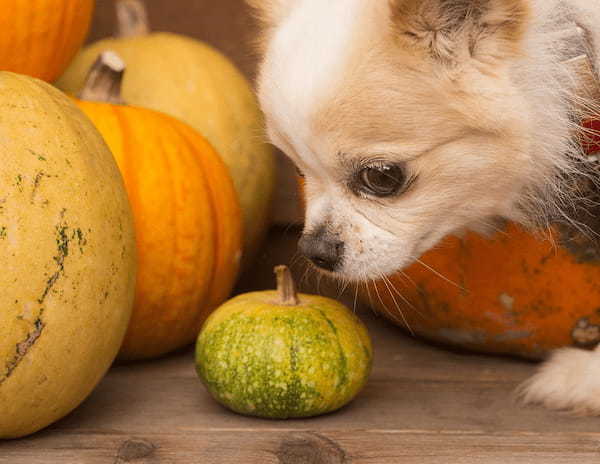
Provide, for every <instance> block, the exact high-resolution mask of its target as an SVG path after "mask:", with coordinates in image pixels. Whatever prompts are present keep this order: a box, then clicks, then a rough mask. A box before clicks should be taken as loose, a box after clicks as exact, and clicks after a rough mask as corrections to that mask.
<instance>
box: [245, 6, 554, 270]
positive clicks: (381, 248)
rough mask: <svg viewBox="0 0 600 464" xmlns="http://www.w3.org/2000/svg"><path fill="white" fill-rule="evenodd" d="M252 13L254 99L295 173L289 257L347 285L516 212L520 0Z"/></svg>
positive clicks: (525, 174) (524, 154)
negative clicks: (261, 37)
mask: <svg viewBox="0 0 600 464" xmlns="http://www.w3.org/2000/svg"><path fill="white" fill-rule="evenodd" d="M250 1H251V3H252V4H253V5H254V6H255V7H257V8H258V10H259V11H260V12H262V17H263V19H264V20H265V24H266V28H265V31H266V32H265V43H264V60H263V62H262V65H261V68H260V73H259V80H258V93H259V99H260V102H261V105H262V108H263V110H264V112H265V114H266V121H267V131H268V135H269V138H270V139H271V141H272V142H273V143H274V144H275V145H276V146H278V147H279V148H280V149H281V150H282V151H284V152H285V153H286V154H287V155H288V156H289V157H290V158H291V159H292V160H293V161H294V162H295V163H296V165H297V166H298V168H299V170H300V171H301V173H302V174H303V175H304V177H305V192H306V199H307V211H306V225H305V231H304V234H303V237H302V239H301V243H300V249H301V251H302V252H303V253H304V254H305V255H306V256H307V257H309V258H310V259H311V260H312V261H313V262H314V263H315V264H316V265H318V266H319V267H321V268H323V269H326V270H328V271H331V272H334V273H336V274H338V275H340V276H343V277H346V278H348V279H350V280H363V279H368V278H376V277H378V276H381V275H382V274H388V273H392V272H394V271H397V270H398V269H400V268H402V267H404V266H406V265H407V264H409V263H410V262H412V261H413V260H414V259H416V258H418V257H419V255H421V254H422V253H423V252H425V251H426V250H428V249H429V248H431V247H432V246H434V245H435V244H436V243H437V242H438V241H439V240H440V239H441V238H443V237H444V236H445V235H447V234H450V233H453V232H455V231H457V230H458V229H461V228H465V227H479V226H481V225H482V224H484V223H485V222H487V221H488V220H489V219H490V218H494V217H498V216H501V217H507V218H513V219H514V218H518V215H519V214H521V213H520V212H519V209H520V208H519V202H520V200H521V198H522V196H523V194H524V191H525V190H526V189H527V185H528V183H530V182H531V179H532V178H538V177H540V176H545V175H548V173H547V172H542V171H544V170H545V167H544V166H540V165H539V163H538V161H537V160H535V159H534V157H533V156H532V152H533V151H535V150H533V149H532V147H531V145H532V143H533V141H532V137H531V134H532V132H533V131H534V127H533V126H534V124H535V121H533V119H535V118H534V115H533V114H532V112H531V111H530V110H529V107H530V105H531V102H530V100H529V99H528V98H526V97H525V96H524V95H523V92H522V91H521V89H520V88H519V86H518V85H516V84H515V76H514V74H513V73H512V71H511V70H512V67H513V65H514V63H516V62H517V61H518V60H521V59H522V42H523V40H524V36H525V35H526V33H527V27H528V26H527V25H528V21H529V17H530V15H529V10H528V3H529V2H528V1H526V0H376V1H365V0H328V1H323V0H250Z"/></svg>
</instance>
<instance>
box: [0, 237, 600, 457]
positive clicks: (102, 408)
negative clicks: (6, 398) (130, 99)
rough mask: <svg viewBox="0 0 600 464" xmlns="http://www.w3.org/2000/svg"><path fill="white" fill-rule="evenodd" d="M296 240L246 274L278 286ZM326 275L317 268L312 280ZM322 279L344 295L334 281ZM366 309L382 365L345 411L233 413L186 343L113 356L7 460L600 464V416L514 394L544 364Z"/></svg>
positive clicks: (250, 281) (1, 451) (10, 446)
mask: <svg viewBox="0 0 600 464" xmlns="http://www.w3.org/2000/svg"><path fill="white" fill-rule="evenodd" d="M295 240H296V232H295V231H287V232H285V233H284V232H282V231H280V230H279V231H274V232H273V233H272V234H271V236H270V237H269V250H270V251H269V252H268V253H263V256H262V257H261V260H260V263H259V265H258V266H257V268H256V269H255V270H254V272H253V273H252V275H250V276H247V277H246V278H245V281H244V284H243V285H244V286H246V287H251V288H265V287H268V286H270V285H271V280H272V277H271V269H272V266H273V265H274V264H278V263H284V262H290V260H292V258H293V254H294V251H295ZM300 267H301V266H299V265H297V266H295V267H294V268H295V270H296V273H297V274H298V275H302V272H301V270H300ZM317 282H318V279H316V278H314V276H312V277H311V276H309V277H308V278H306V279H304V287H305V289H307V290H311V291H312V290H315V287H316V284H317ZM321 290H322V291H323V292H324V293H329V294H331V293H333V294H334V296H335V294H336V290H335V287H332V286H328V285H327V284H325V283H324V282H323V283H321ZM347 293H348V295H347V296H346V299H348V300H350V301H349V303H352V301H351V300H352V296H351V295H352V292H351V291H350V292H347ZM360 314H361V317H362V318H363V320H364V321H365V322H366V323H367V325H368V327H369V329H370V332H371V336H372V338H373V341H374V347H375V363H374V369H373V373H372V376H371V378H370V381H369V383H368V385H367V387H366V389H365V390H364V391H363V392H362V393H361V394H360V395H359V397H358V398H357V399H356V400H355V401H354V402H353V403H351V404H350V405H349V406H347V407H346V408H344V409H342V410H340V411H338V412H336V413H333V414H330V415H327V416H323V417H319V418H314V419H309V420H288V421H271V420H261V419H255V418H247V417H242V416H239V415H236V414H234V413H231V412H229V411H227V410H225V409H224V408H222V407H221V406H219V405H218V404H217V403H215V402H214V401H213V400H212V399H211V398H210V396H209V395H208V393H207V391H206V390H205V388H204V386H203V385H202V383H201V382H200V381H199V380H198V378H197V377H196V374H195V371H194V364H193V355H192V352H191V350H186V351H184V352H181V353H177V354H175V355H171V356H169V357H166V358H164V359H160V360H157V361H154V362H144V363H138V364H129V365H119V366H116V367H113V369H111V371H110V372H109V374H108V375H107V377H106V378H105V379H104V380H103V381H102V383H101V384H100V385H99V386H98V388H97V389H96V390H95V392H94V393H93V394H92V395H91V397H90V398H89V399H88V400H87V401H86V402H85V403H84V404H83V405H82V406H81V407H79V408H78V409H77V410H76V411H75V412H73V413H72V414H71V415H69V416H68V417H66V418H65V419H63V420H62V421H59V422H58V423H56V424H54V425H53V426H51V427H50V428H48V429H46V430H44V431H42V432H41V433H38V434H37V435H35V436H33V437H30V438H26V439H23V440H18V441H9V442H3V443H0V463H1V464H53V463H69V464H71V463H78V464H105V463H106V464H108V463H110V464H113V463H127V462H133V463H152V464H153V463H170V464H171V463H172V464H199V463H202V464H230V463H231V464H238V463H239V464H269V463H281V464H331V463H336V464H337V463H352V464H403V463H415V464H429V463H432V464H433V463H436V464H437V463H441V464H463V463H465V464H466V463H486V464H487V463H499V464H506V463H528V464H529V463H531V464H538V463H539V464H558V463H565V464H566V463H569V464H587V463H590V464H591V463H596V464H597V463H600V418H577V417H570V416H565V415H561V414H557V413H552V412H547V411H544V410H542V409H538V408H524V407H521V406H519V405H517V404H515V403H514V402H513V401H512V399H511V392H512V391H513V389H514V388H515V387H516V386H517V385H518V384H519V383H520V382H521V381H523V380H524V379H525V378H527V377H528V376H529V375H530V374H531V373H532V371H533V369H534V368H535V365H534V364H531V363H528V362H522V361H516V360H512V359H502V358H495V357H486V356H479V355H469V354H461V353H455V352H450V351H447V350H444V349H441V348H437V347H432V346H429V345H427V344H424V343H422V342H419V341H417V340H413V339H412V338H410V337H408V336H406V335H405V334H404V333H403V332H402V331H401V330H399V329H398V328H396V327H393V326H392V325H390V324H388V323H386V322H385V321H384V320H382V319H381V318H378V317H376V316H374V315H373V314H372V313H371V312H370V311H369V310H366V309H364V308H361V309H360Z"/></svg>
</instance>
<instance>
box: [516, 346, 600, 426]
mask: <svg viewBox="0 0 600 464" xmlns="http://www.w3.org/2000/svg"><path fill="white" fill-rule="evenodd" d="M516 393H517V396H518V398H519V400H520V401H521V402H523V403H524V404H538V405H542V406H544V407H546V408H548V409H554V410H561V411H567V412H570V413H574V414H578V415H600V347H598V348H597V349H596V351H585V350H579V349H575V348H565V349H562V350H559V351H557V352H555V353H554V354H553V355H552V357H551V358H550V359H549V360H548V361H547V362H545V363H544V364H543V365H542V367H541V368H540V369H539V371H538V372H537V374H535V375H534V376H533V377H532V378H531V379H529V380H528V381H526V382H525V383H524V384H523V385H521V386H520V387H519V388H518V389H517V392H516Z"/></svg>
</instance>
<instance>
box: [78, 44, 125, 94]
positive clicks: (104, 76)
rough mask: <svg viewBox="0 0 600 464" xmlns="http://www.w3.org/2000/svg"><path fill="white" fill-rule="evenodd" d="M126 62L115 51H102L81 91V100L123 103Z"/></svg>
mask: <svg viewBox="0 0 600 464" xmlns="http://www.w3.org/2000/svg"><path fill="white" fill-rule="evenodd" d="M124 72H125V63H124V62H123V60H122V59H121V58H120V57H119V55H117V54H116V53H115V52H113V51H111V50H107V51H105V52H102V53H101V54H100V55H99V56H98V58H97V59H96V62H95V63H94V64H93V65H92V68H91V69H90V72H89V74H88V76H87V79H86V81H85V85H84V86H83V89H82V90H81V92H80V93H79V95H78V97H79V99H80V100H85V101H96V102H105V103H115V104H123V100H122V98H121V85H122V82H123V73H124Z"/></svg>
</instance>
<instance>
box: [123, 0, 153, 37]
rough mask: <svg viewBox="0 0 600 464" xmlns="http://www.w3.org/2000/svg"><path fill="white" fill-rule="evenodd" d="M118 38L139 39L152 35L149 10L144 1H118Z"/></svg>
mask: <svg viewBox="0 0 600 464" xmlns="http://www.w3.org/2000/svg"><path fill="white" fill-rule="evenodd" d="M116 8H117V25H118V26H117V37H119V38H126V37H139V36H142V35H148V34H149V33H150V22H149V21H148V10H146V5H145V4H144V2H143V1H142V0H117V4H116Z"/></svg>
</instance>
